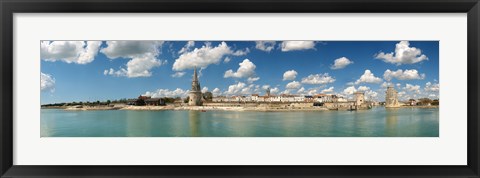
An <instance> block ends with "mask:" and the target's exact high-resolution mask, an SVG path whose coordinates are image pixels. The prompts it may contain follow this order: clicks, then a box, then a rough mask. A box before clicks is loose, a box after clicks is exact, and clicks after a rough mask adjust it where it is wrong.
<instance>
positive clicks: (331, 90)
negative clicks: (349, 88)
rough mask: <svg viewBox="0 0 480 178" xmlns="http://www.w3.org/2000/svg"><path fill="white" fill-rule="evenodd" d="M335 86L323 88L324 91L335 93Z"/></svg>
mask: <svg viewBox="0 0 480 178" xmlns="http://www.w3.org/2000/svg"><path fill="white" fill-rule="evenodd" d="M333 89H334V87H330V88H326V89H323V90H322V93H333Z"/></svg>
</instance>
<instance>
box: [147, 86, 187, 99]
mask: <svg viewBox="0 0 480 178" xmlns="http://www.w3.org/2000/svg"><path fill="white" fill-rule="evenodd" d="M188 92H189V90H183V89H180V88H177V89H175V90H169V89H158V90H156V91H153V92H150V91H147V92H145V94H143V95H144V96H151V97H152V98H162V97H186V96H187V95H188Z"/></svg>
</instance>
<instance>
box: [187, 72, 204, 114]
mask: <svg viewBox="0 0 480 178" xmlns="http://www.w3.org/2000/svg"><path fill="white" fill-rule="evenodd" d="M188 96H189V100H188V105H190V106H201V105H202V91H201V89H200V82H199V81H198V75H197V67H196V66H195V68H194V69H193V79H192V90H191V91H190V93H189V94H188Z"/></svg>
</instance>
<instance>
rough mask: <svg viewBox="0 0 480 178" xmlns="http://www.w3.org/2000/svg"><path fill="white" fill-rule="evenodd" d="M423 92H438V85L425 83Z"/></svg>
mask: <svg viewBox="0 0 480 178" xmlns="http://www.w3.org/2000/svg"><path fill="white" fill-rule="evenodd" d="M424 90H425V91H428V92H438V91H440V85H439V84H438V83H431V82H427V83H426V84H425V88H424Z"/></svg>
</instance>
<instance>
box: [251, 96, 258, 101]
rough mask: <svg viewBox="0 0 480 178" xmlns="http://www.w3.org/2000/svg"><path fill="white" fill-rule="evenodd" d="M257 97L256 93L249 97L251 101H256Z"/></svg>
mask: <svg viewBox="0 0 480 178" xmlns="http://www.w3.org/2000/svg"><path fill="white" fill-rule="evenodd" d="M258 97H259V95H258V94H252V96H251V99H252V101H253V102H257V101H258Z"/></svg>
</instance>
